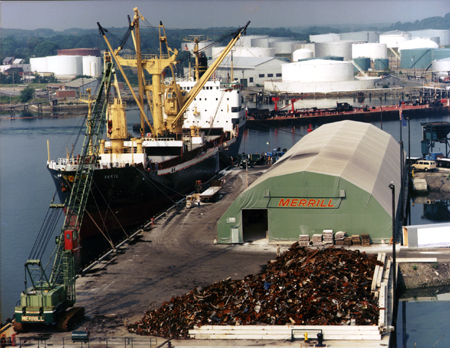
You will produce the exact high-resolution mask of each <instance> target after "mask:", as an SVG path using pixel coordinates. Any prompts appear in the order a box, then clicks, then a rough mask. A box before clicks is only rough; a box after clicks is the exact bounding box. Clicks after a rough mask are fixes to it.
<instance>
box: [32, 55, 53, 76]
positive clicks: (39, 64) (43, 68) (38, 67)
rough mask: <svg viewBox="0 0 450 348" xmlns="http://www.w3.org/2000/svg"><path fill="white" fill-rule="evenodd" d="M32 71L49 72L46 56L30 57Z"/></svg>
mask: <svg viewBox="0 0 450 348" xmlns="http://www.w3.org/2000/svg"><path fill="white" fill-rule="evenodd" d="M30 65H31V71H32V72H38V73H41V72H49V70H48V69H47V57H39V58H30Z"/></svg>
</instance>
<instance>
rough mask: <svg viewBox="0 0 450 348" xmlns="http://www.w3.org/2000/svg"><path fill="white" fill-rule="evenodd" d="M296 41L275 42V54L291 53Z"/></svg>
mask: <svg viewBox="0 0 450 348" xmlns="http://www.w3.org/2000/svg"><path fill="white" fill-rule="evenodd" d="M293 44H294V41H282V42H274V43H273V45H271V46H272V47H274V48H275V55H291V54H292V52H293V51H294V50H293V49H292V45H293Z"/></svg>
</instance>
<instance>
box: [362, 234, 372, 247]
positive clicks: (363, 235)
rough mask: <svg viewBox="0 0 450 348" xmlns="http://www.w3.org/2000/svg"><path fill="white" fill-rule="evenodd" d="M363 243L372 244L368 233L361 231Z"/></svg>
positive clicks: (365, 244)
mask: <svg viewBox="0 0 450 348" xmlns="http://www.w3.org/2000/svg"><path fill="white" fill-rule="evenodd" d="M361 245H362V246H370V236H369V234H368V233H361Z"/></svg>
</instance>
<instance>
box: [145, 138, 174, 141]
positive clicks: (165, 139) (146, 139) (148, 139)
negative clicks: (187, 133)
mask: <svg viewBox="0 0 450 348" xmlns="http://www.w3.org/2000/svg"><path fill="white" fill-rule="evenodd" d="M143 139H144V141H180V139H175V138H172V137H167V138H161V137H159V138H151V137H144V138H143Z"/></svg>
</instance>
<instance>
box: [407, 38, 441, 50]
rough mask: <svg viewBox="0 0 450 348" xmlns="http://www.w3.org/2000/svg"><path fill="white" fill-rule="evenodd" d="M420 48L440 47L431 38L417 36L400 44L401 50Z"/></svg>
mask: <svg viewBox="0 0 450 348" xmlns="http://www.w3.org/2000/svg"><path fill="white" fill-rule="evenodd" d="M420 48H439V45H438V44H437V43H436V42H434V41H432V40H430V39H424V38H417V39H413V40H408V41H404V42H401V43H400V45H399V46H398V50H399V51H402V50H413V49H420Z"/></svg>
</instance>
